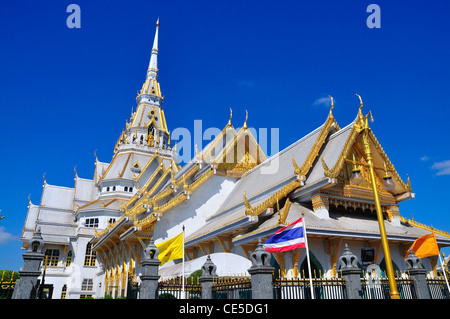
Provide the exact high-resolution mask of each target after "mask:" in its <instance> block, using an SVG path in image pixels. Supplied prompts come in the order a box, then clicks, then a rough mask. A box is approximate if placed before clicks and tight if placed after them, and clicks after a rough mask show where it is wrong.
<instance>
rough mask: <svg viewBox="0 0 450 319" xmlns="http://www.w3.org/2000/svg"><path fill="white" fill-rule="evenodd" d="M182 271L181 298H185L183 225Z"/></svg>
mask: <svg viewBox="0 0 450 319" xmlns="http://www.w3.org/2000/svg"><path fill="white" fill-rule="evenodd" d="M182 267H183V272H182V277H181V286H182V287H181V299H186V295H185V291H184V225H183V262H182Z"/></svg>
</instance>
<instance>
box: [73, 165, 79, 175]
mask: <svg viewBox="0 0 450 319" xmlns="http://www.w3.org/2000/svg"><path fill="white" fill-rule="evenodd" d="M73 171H74V172H75V177H77V176H78V174H77V164H75V167H74V168H73Z"/></svg>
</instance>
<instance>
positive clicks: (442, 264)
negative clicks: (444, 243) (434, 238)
mask: <svg viewBox="0 0 450 319" xmlns="http://www.w3.org/2000/svg"><path fill="white" fill-rule="evenodd" d="M439 260H440V261H441V267H442V272H443V273H444V278H445V282H446V283H447V288H448V291H450V285H449V284H448V279H447V274H446V273H445V265H444V263H443V261H442V257H441V253H439Z"/></svg>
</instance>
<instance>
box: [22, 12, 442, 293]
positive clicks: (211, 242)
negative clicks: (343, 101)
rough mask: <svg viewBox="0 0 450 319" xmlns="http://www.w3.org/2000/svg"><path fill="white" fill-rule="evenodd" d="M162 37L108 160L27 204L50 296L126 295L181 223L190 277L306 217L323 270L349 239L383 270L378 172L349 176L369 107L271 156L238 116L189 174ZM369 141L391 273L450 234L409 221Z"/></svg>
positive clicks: (287, 257) (287, 262) (282, 258)
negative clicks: (164, 70) (180, 156)
mask: <svg viewBox="0 0 450 319" xmlns="http://www.w3.org/2000/svg"><path fill="white" fill-rule="evenodd" d="M158 31H159V20H158V22H157V24H156V32H155V37H154V43H153V49H152V51H151V58H150V63H149V67H148V71H147V75H146V79H145V82H144V84H143V85H142V88H141V90H140V91H139V93H138V96H137V98H136V102H137V108H136V110H135V111H134V112H132V114H131V117H130V119H129V120H128V121H126V125H125V129H124V130H123V132H122V134H121V135H120V136H119V138H118V140H117V143H116V146H115V149H114V150H113V154H114V155H113V158H112V160H111V162H110V163H106V162H101V161H99V160H98V159H97V157H96V159H95V167H94V168H93V170H94V174H93V177H92V179H86V178H81V177H79V176H78V174H77V173H76V172H75V182H74V187H73V188H68V187H60V186H54V185H50V184H48V183H47V181H46V180H45V178H44V185H43V191H42V196H41V201H40V203H39V204H37V205H36V204H33V203H31V201H30V203H29V206H28V214H27V217H26V221H25V225H24V228H23V234H22V238H21V240H22V241H23V248H27V247H26V246H27V245H28V240H29V239H30V238H31V237H32V236H33V233H34V232H35V231H36V230H37V229H40V231H41V234H42V237H43V239H44V241H45V255H46V260H45V262H44V265H43V269H44V268H45V278H44V281H45V284H46V285H49V286H51V290H52V298H55V299H59V298H67V299H79V298H84V297H86V296H92V297H94V298H101V297H104V296H105V295H112V296H115V297H120V296H126V295H127V289H128V287H129V283H132V282H134V283H136V282H139V273H140V262H141V258H142V253H143V249H144V248H145V247H146V246H147V245H148V243H149V241H150V239H153V240H154V241H155V242H157V243H158V242H160V241H163V240H167V239H170V238H172V237H174V236H176V235H177V234H179V233H180V232H181V226H182V225H184V226H185V227H186V233H185V234H186V238H185V256H186V260H187V263H186V265H187V267H188V268H187V269H186V273H187V274H189V273H190V272H193V271H195V270H196V269H199V268H200V266H201V264H202V262H203V261H204V260H205V258H206V257H205V256H207V255H211V256H212V259H213V262H214V263H215V264H216V265H217V271H218V274H219V275H221V274H230V273H231V272H237V273H244V272H246V270H247V269H248V268H249V267H250V262H249V258H248V256H249V255H248V254H249V252H251V251H253V250H254V249H255V247H256V244H257V243H258V241H259V240H263V241H264V240H265V239H267V238H269V237H270V236H271V235H273V234H274V233H275V232H276V231H277V230H278V229H279V228H281V227H283V226H285V225H288V224H289V223H291V222H293V221H295V220H297V219H298V218H299V217H301V216H302V213H303V214H304V217H305V223H306V225H307V229H308V241H309V243H310V244H309V248H310V252H311V256H312V262H313V265H312V266H313V268H314V270H316V271H317V273H319V272H320V274H321V275H322V276H336V273H337V270H338V269H337V268H336V267H337V265H336V262H337V259H338V256H339V254H340V253H341V252H342V250H343V247H344V244H345V243H347V244H348V245H349V247H350V248H351V250H352V251H353V252H355V253H356V252H359V251H360V250H361V248H364V247H373V248H375V259H374V263H376V264H378V265H380V269H381V271H383V269H384V268H383V262H384V259H383V257H384V256H383V250H382V249H381V243H380V234H379V229H378V223H377V218H376V214H375V212H374V211H375V205H374V202H373V194H372V189H371V185H370V182H368V181H369V177H368V174H369V173H368V172H367V171H366V170H365V169H364V168H361V174H362V176H363V177H364V182H362V183H361V184H359V185H353V184H352V183H351V181H350V179H351V174H352V167H353V166H352V163H351V162H350V161H349V160H348V159H353V160H354V161H357V162H365V161H366V158H365V155H364V152H363V145H362V141H361V137H360V136H359V133H358V130H357V129H356V128H357V126H358V125H359V124H360V123H361V122H362V121H364V119H365V117H364V116H363V114H362V106H363V105H362V103H361V105H360V108H359V110H358V112H357V115H356V117H355V120H354V121H353V122H351V123H348V125H346V126H344V127H343V128H341V127H340V126H339V125H338V123H337V121H336V119H335V118H334V116H333V113H332V109H331V110H330V112H329V115H328V117H327V118H326V119H324V120H325V121H324V124H323V125H321V126H320V127H318V128H317V129H315V130H314V131H312V132H310V133H308V132H305V134H306V135H305V136H303V137H302V136H298V137H295V139H298V138H300V139H298V140H297V141H295V142H294V143H293V144H292V145H290V146H289V147H287V148H286V149H284V150H282V151H280V152H279V153H278V154H276V155H274V156H272V157H270V158H266V155H265V154H264V152H263V151H262V150H261V148H260V147H259V145H258V142H257V140H256V139H255V137H254V136H253V135H252V134H251V131H250V130H249V129H248V127H247V119H246V121H245V123H244V124H243V126H242V128H240V129H239V130H238V131H236V130H235V128H234V126H233V124H232V117H231V116H230V118H229V119H226V120H227V121H228V122H227V121H224V128H223V130H222V132H221V134H219V135H218V136H217V137H215V139H214V140H212V141H211V142H210V143H209V144H208V145H207V146H206V147H204V148H203V149H201V150H200V151H199V150H197V151H196V154H195V156H194V158H193V159H192V160H191V161H190V162H188V163H187V164H185V165H184V166H183V167H181V166H180V165H179V164H178V163H177V148H176V145H172V144H173V143H172V141H171V138H170V131H169V129H168V125H167V123H166V119H165V115H164V110H163V108H162V105H163V96H162V94H161V88H160V84H159V82H158V71H159V70H158V60H157V59H158ZM225 102H226V101H224V103H225ZM355 113H356V112H355ZM98 142H99V144H100V143H103V141H101V140H99V141H98ZM370 143H371V148H372V152H373V153H374V154H373V161H374V164H375V168H376V175H377V176H376V178H377V188H378V191H379V195H380V201H381V207H382V209H383V212H384V215H385V226H386V232H387V236H388V240H389V243H390V247H391V254H392V259H393V263H394V268H395V269H398V270H402V269H404V264H403V262H404V261H403V257H404V255H405V253H406V250H407V249H408V248H409V246H410V245H411V243H412V242H413V241H414V240H415V239H417V238H418V237H420V236H422V235H425V234H427V233H430V232H431V231H433V232H435V234H436V238H437V240H438V244H439V245H440V246H441V247H443V246H448V245H450V234H449V233H447V232H444V231H440V230H437V229H434V228H432V227H429V226H426V225H423V224H420V223H418V222H416V221H414V220H409V219H406V218H404V217H402V216H401V214H400V208H399V204H400V202H402V201H404V200H408V199H410V198H413V197H414V194H413V192H412V189H411V183H410V182H409V178H408V180H407V182H406V183H405V182H404V181H403V180H402V179H401V177H400V176H399V174H398V173H397V171H396V170H395V168H394V166H393V164H392V163H391V161H390V160H389V158H388V156H387V155H386V154H385V152H384V150H383V148H382V147H381V144H380V143H379V142H378V140H377V139H376V137H375V135H374V133H373V132H371V133H370ZM270 167H272V168H273V167H276V168H277V169H276V170H271V169H270ZM386 174H388V175H389V178H391V179H392V181H393V182H394V183H395V187H394V188H393V189H391V190H389V191H388V190H385V189H383V187H382V185H383V178H384V177H385V176H386ZM274 257H275V258H273V260H274V266H275V267H277V268H279V269H280V270H281V271H283V272H285V273H287V274H290V273H294V274H295V273H296V272H298V271H302V270H303V269H304V260H305V252H304V250H303V251H300V250H298V251H294V252H286V253H277V254H274ZM424 264H425V265H426V267H427V270H429V271H433V269H434V268H435V267H436V261H435V260H434V259H433V258H428V261H427V262H424ZM195 268H196V269H195ZM160 273H161V275H162V276H167V277H171V276H176V275H178V274H180V273H181V269H180V264H179V263H178V262H177V261H172V262H170V263H168V264H166V265H164V266H163V267H162V268H161V269H160ZM41 280H42V278H41Z"/></svg>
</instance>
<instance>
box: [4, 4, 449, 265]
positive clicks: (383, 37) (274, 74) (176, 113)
mask: <svg viewBox="0 0 450 319" xmlns="http://www.w3.org/2000/svg"><path fill="white" fill-rule="evenodd" d="M71 3H76V4H78V5H79V6H80V8H81V29H69V28H67V26H66V19H67V17H68V15H69V13H66V8H67V6H68V5H69V4H71ZM370 3H376V4H378V5H379V6H380V8H381V28H380V29H369V28H368V27H367V26H366V19H367V17H368V16H369V13H367V12H366V8H367V6H368V5H369V4H370ZM449 12H450V4H449V2H448V1H407V2H406V1H376V0H372V1H323V0H320V1H308V2H306V1H305V2H301V1H264V0H258V1H242V0H240V1H236V0H227V1H200V0H199V1H192V0H189V1H167V0H166V1H149V0H147V1H81V0H71V1H64V0H60V1H48V0H41V1H34V0H33V1H31V0H23V1H2V2H0V39H1V40H0V43H1V50H0V70H1V71H0V72H1V85H0V129H1V132H2V147H1V155H2V156H1V157H0V161H1V162H0V163H1V165H0V181H1V183H0V209H1V210H2V212H1V215H5V216H6V218H5V219H3V220H0V269H12V270H19V268H20V267H21V265H22V257H21V255H22V253H23V251H21V250H20V246H21V243H20V241H19V240H18V238H19V237H20V235H21V231H22V227H23V225H24V221H25V217H26V213H27V204H28V195H29V194H31V200H32V202H33V203H34V204H38V203H39V201H40V196H41V192H42V183H43V179H42V175H43V174H44V172H46V179H47V182H48V183H49V184H52V185H61V186H70V187H73V182H74V181H73V179H74V166H75V165H77V171H78V175H79V176H80V177H83V178H92V176H93V172H94V160H95V158H94V151H95V150H96V149H97V155H98V158H99V160H100V161H103V162H109V161H110V160H111V157H112V153H113V148H114V145H115V142H116V140H117V138H118V137H119V135H120V133H121V131H122V129H123V128H124V126H125V120H126V119H129V116H130V112H131V108H132V107H133V108H135V107H136V102H135V97H136V91H137V90H139V89H140V88H141V86H142V83H143V81H144V79H145V74H146V70H147V66H148V62H149V58H150V50H151V46H152V41H153V35H154V30H155V21H156V19H157V17H158V16H159V17H160V20H161V26H160V33H159V49H160V50H159V70H160V73H159V80H160V84H161V89H162V92H163V94H164V95H165V101H164V105H163V107H164V110H165V113H166V118H167V124H168V126H169V129H171V130H173V129H174V128H177V127H186V128H189V129H192V128H193V124H194V120H195V119H202V120H203V126H204V127H218V128H222V127H224V126H225V125H226V123H227V121H228V117H229V108H230V107H231V108H232V109H233V123H234V125H235V126H240V125H242V122H243V121H244V118H245V110H246V109H247V110H248V112H249V120H248V124H249V126H252V127H255V128H261V127H265V128H273V127H278V128H280V149H283V148H285V147H286V146H288V145H290V144H291V143H293V142H295V141H296V140H298V139H299V138H301V137H302V136H304V135H305V134H307V133H309V132H310V131H311V130H313V129H315V128H316V127H318V126H319V125H321V124H322V123H323V122H324V121H325V119H326V116H327V114H328V110H329V104H327V103H319V102H320V101H322V100H321V98H323V97H327V96H328V95H329V94H331V95H332V96H333V97H334V98H335V108H334V111H333V113H334V115H335V117H336V119H337V121H338V123H339V124H340V126H341V127H343V126H345V125H347V124H348V123H350V122H351V121H352V120H353V119H354V118H355V116H356V114H357V110H358V106H359V101H358V99H357V97H356V96H355V93H358V94H360V95H361V96H362V98H363V101H364V105H365V107H364V110H365V113H366V112H368V111H369V110H371V111H372V112H373V116H374V118H375V122H374V123H373V124H372V128H373V130H374V132H375V134H376V136H377V137H378V140H379V141H380V142H381V144H382V146H383V148H384V150H385V151H386V153H387V154H388V156H389V158H390V159H391V161H392V162H393V163H394V165H395V167H396V169H397V171H398V172H399V173H400V175H401V176H402V178H403V179H404V180H405V181H406V174H409V176H410V177H411V182H412V188H413V191H414V192H415V193H416V198H415V199H412V200H409V201H406V202H402V203H401V205H400V213H401V214H402V215H403V216H404V217H407V218H410V217H411V214H414V218H415V220H417V221H419V222H422V223H425V224H427V225H433V226H434V227H436V228H439V229H442V230H446V231H450V219H449V217H448V216H449V213H450V209H449V206H448V204H447V202H446V200H447V199H448V197H449V196H448V194H449V190H450V189H449V185H450V148H449V137H450V134H449V131H448V127H449V124H448V122H449V118H450V103H449V101H450V76H449V74H450V59H449V56H450V41H449V39H450V37H449V35H450V19H449V18H448V15H449ZM447 252H448V250H447ZM447 254H448V253H447Z"/></svg>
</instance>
